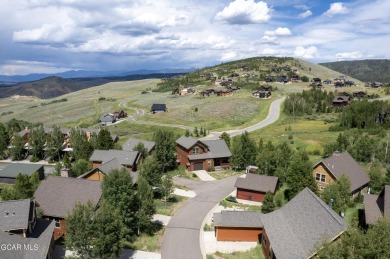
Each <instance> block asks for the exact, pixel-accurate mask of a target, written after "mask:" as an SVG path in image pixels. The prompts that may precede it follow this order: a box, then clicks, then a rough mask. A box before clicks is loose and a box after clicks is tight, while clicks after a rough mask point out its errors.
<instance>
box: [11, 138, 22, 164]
mask: <svg viewBox="0 0 390 259" xmlns="http://www.w3.org/2000/svg"><path fill="white" fill-rule="evenodd" d="M10 155H11V156H12V160H20V159H22V158H23V157H24V155H25V152H24V149H23V140H22V137H21V136H19V134H17V133H16V134H14V136H13V138H12V140H11V149H10Z"/></svg>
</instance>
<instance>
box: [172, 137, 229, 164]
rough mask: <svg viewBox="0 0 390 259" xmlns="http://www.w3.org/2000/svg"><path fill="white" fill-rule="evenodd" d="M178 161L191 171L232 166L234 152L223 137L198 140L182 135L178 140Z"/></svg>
mask: <svg viewBox="0 0 390 259" xmlns="http://www.w3.org/2000/svg"><path fill="white" fill-rule="evenodd" d="M176 153H177V162H178V164H179V165H180V166H182V167H184V168H186V169H187V170H189V171H196V170H207V169H208V168H216V169H217V168H223V167H229V166H230V161H229V160H230V157H231V156H232V153H231V152H230V150H229V147H228V146H227V145H226V142H225V141H224V140H223V139H218V140H198V139H195V138H193V137H186V136H182V137H180V138H179V139H177V140H176Z"/></svg>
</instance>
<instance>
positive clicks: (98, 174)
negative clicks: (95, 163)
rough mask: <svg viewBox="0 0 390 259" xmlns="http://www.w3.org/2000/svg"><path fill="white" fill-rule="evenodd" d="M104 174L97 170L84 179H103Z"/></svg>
mask: <svg viewBox="0 0 390 259" xmlns="http://www.w3.org/2000/svg"><path fill="white" fill-rule="evenodd" d="M104 176H105V175H104V174H103V173H102V172H100V171H98V172H94V173H92V174H90V175H88V176H87V177H85V179H88V180H93V181H103V178H104Z"/></svg>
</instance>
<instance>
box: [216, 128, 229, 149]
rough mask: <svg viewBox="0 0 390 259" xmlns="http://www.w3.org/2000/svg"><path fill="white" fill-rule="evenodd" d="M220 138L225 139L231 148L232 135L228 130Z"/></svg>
mask: <svg viewBox="0 0 390 259" xmlns="http://www.w3.org/2000/svg"><path fill="white" fill-rule="evenodd" d="M219 138H220V139H223V140H225V143H226V145H227V146H228V147H229V148H230V135H229V134H227V133H226V132H223V133H222V134H221V136H219Z"/></svg>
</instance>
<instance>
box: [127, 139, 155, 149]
mask: <svg viewBox="0 0 390 259" xmlns="http://www.w3.org/2000/svg"><path fill="white" fill-rule="evenodd" d="M140 142H142V143H144V146H145V148H146V149H147V150H148V152H150V150H152V149H153V148H154V146H155V145H156V143H155V142H154V141H147V140H141V139H135V138H129V139H128V140H127V141H126V142H125V143H124V144H123V146H122V149H123V150H126V151H133V149H134V147H135V146H137V145H138V143H140Z"/></svg>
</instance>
